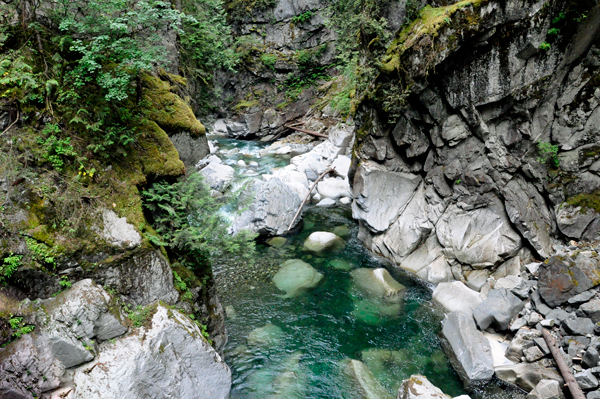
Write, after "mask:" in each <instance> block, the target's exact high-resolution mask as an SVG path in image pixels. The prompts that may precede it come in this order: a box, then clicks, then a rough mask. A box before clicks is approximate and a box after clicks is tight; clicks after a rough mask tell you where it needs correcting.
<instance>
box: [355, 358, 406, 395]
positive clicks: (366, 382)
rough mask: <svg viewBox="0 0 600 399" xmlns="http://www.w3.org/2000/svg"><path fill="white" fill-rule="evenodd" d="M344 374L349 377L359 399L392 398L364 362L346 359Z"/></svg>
mask: <svg viewBox="0 0 600 399" xmlns="http://www.w3.org/2000/svg"><path fill="white" fill-rule="evenodd" d="M343 371H344V374H345V375H346V376H347V377H348V378H349V380H350V383H351V385H352V387H353V388H354V391H355V392H356V394H357V396H358V397H359V398H361V399H393V398H394V396H393V395H391V394H390V393H389V392H388V391H387V390H386V389H385V388H384V387H383V386H382V385H381V384H380V383H379V381H377V379H376V378H375V376H374V375H373V373H372V372H371V370H369V369H368V368H367V366H365V364H364V363H362V362H360V361H358V360H353V359H348V360H347V361H345V364H344V366H343Z"/></svg>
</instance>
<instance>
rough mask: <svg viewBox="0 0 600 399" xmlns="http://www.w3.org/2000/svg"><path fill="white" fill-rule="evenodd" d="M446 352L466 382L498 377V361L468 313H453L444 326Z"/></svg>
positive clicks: (448, 316) (447, 317)
mask: <svg viewBox="0 0 600 399" xmlns="http://www.w3.org/2000/svg"><path fill="white" fill-rule="evenodd" d="M442 334H443V336H444V338H445V342H444V343H445V345H444V348H445V349H446V350H447V352H448V351H449V352H450V353H449V355H450V357H451V362H452V365H453V366H454V368H455V369H456V370H457V371H458V373H459V375H460V376H461V378H463V380H464V381H465V382H468V383H471V382H477V381H488V380H490V379H491V378H492V376H493V375H494V359H493V357H492V350H491V347H490V344H489V342H488V340H487V339H486V338H485V337H484V336H483V334H482V333H481V332H480V331H479V330H478V329H477V326H475V322H474V321H473V318H472V317H471V316H470V315H469V314H468V313H463V312H452V313H450V314H449V315H447V316H446V319H445V320H444V322H443V328H442Z"/></svg>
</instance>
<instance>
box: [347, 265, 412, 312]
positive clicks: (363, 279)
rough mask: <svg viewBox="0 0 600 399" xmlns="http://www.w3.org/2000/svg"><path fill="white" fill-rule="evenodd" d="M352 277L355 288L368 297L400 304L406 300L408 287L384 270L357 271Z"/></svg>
mask: <svg viewBox="0 0 600 399" xmlns="http://www.w3.org/2000/svg"><path fill="white" fill-rule="evenodd" d="M350 275H351V276H352V281H353V283H354V286H355V287H356V288H357V289H358V290H360V291H361V292H364V293H366V294H367V295H368V296H371V297H376V298H382V299H385V300H386V301H387V302H390V303H400V302H402V300H403V299H404V294H405V291H406V287H405V286H403V285H402V284H400V283H399V282H397V281H396V280H394V278H393V277H392V276H391V275H390V273H389V272H388V271H387V270H386V269H384V268H379V269H368V268H360V269H355V270H353V271H352V272H350Z"/></svg>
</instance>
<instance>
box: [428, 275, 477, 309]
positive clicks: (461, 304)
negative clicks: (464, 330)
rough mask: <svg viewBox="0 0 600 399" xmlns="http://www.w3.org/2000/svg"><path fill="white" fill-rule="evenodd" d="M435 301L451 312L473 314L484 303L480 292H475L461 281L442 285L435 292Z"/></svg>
mask: <svg viewBox="0 0 600 399" xmlns="http://www.w3.org/2000/svg"><path fill="white" fill-rule="evenodd" d="M432 299H433V301H434V302H437V303H439V304H440V305H442V306H443V307H444V308H445V309H446V310H447V311H449V312H456V311H460V312H463V313H468V314H472V313H473V310H474V309H475V308H476V307H477V306H478V305H479V304H480V303H481V302H482V299H481V296H480V295H479V293H478V292H476V291H473V290H472V289H470V288H468V287H467V286H466V285H464V284H463V283H461V282H460V281H453V282H451V283H440V284H438V286H437V287H435V290H434V291H433V298H432Z"/></svg>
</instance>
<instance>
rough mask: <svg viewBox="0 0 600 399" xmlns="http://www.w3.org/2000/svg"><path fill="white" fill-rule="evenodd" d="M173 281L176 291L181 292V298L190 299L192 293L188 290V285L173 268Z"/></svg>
mask: <svg viewBox="0 0 600 399" xmlns="http://www.w3.org/2000/svg"><path fill="white" fill-rule="evenodd" d="M173 280H174V281H173V282H174V285H175V288H176V289H177V291H179V292H181V300H183V301H188V300H191V299H192V297H193V295H192V292H191V291H190V289H189V287H188V285H187V284H186V282H185V281H183V279H182V278H181V277H180V276H179V274H178V273H177V272H176V271H175V270H173Z"/></svg>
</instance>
